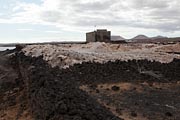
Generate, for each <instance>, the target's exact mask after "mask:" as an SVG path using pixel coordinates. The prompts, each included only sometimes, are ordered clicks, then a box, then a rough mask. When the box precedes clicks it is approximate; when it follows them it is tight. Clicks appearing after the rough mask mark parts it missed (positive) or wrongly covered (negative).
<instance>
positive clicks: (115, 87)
mask: <svg viewBox="0 0 180 120" xmlns="http://www.w3.org/2000/svg"><path fill="white" fill-rule="evenodd" d="M111 89H112V90H113V91H119V90H120V88H119V87H118V86H112V87H111Z"/></svg>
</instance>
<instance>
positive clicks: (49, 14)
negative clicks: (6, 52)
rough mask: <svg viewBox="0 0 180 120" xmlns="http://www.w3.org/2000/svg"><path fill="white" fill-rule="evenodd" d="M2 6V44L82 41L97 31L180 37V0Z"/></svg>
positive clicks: (8, 0)
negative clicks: (88, 34)
mask: <svg viewBox="0 0 180 120" xmlns="http://www.w3.org/2000/svg"><path fill="white" fill-rule="evenodd" d="M0 5H1V7H0V43H14V42H44V41H77V40H78V41H80V40H82V41H83V40H85V33H86V32H89V31H92V30H94V29H96V28H107V29H108V30H111V31H112V34H113V35H121V36H123V37H125V38H131V37H134V36H136V35H138V34H145V35H147V36H150V37H152V36H157V35H163V36H169V37H178V36H180V10H179V8H180V2H179V0H151V1H149V0H0ZM94 26H97V27H96V28H95V27H94Z"/></svg>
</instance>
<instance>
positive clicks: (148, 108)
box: [0, 42, 180, 120]
mask: <svg viewBox="0 0 180 120" xmlns="http://www.w3.org/2000/svg"><path fill="white" fill-rule="evenodd" d="M0 55H1V58H0V120H123V119H124V120H179V119H180V115H179V113H180V103H179V101H180V74H179V73H180V43H176V44H167V45H161V44H110V43H98V42H97V43H88V44H57V45H50V44H49V45H29V46H26V47H25V48H23V49H22V50H21V51H16V50H12V51H5V52H0Z"/></svg>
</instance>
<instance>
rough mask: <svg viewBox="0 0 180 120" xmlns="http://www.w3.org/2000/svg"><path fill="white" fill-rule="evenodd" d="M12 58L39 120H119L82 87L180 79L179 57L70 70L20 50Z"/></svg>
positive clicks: (119, 62)
mask: <svg viewBox="0 0 180 120" xmlns="http://www.w3.org/2000/svg"><path fill="white" fill-rule="evenodd" d="M13 60H14V61H16V63H15V64H16V66H17V69H19V72H20V74H21V76H22V78H23V79H22V80H23V82H24V85H25V88H26V91H25V92H26V95H27V97H28V105H29V107H30V109H31V113H32V115H33V117H34V118H35V119H36V120H119V119H120V118H117V117H116V116H115V115H113V114H112V113H111V112H110V111H109V110H107V108H105V107H104V106H102V105H100V104H99V103H98V102H97V100H95V99H94V98H92V97H90V96H89V95H88V94H87V93H86V92H84V91H82V90H80V89H79V86H80V85H83V84H89V85H90V84H91V85H94V84H99V83H104V82H106V83H107V82H109V83H111V82H119V81H122V82H123V81H132V82H137V81H140V80H147V81H159V82H167V81H172V82H177V81H178V80H179V79H180V75H179V73H180V60H178V59H175V60H174V61H173V62H171V63H168V64H162V63H160V62H149V61H147V60H139V61H137V60H132V61H127V62H125V61H115V62H107V63H105V64H101V63H90V62H86V63H82V64H76V65H74V66H71V67H70V68H68V69H59V68H58V67H56V68H51V66H50V65H49V64H47V63H46V62H45V61H44V60H43V59H42V57H38V58H32V57H27V56H25V55H24V54H23V53H17V54H16V56H15V57H14V59H13Z"/></svg>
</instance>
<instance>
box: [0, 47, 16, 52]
mask: <svg viewBox="0 0 180 120" xmlns="http://www.w3.org/2000/svg"><path fill="white" fill-rule="evenodd" d="M14 48H15V47H0V51H5V50H7V49H9V50H12V49H14Z"/></svg>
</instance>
